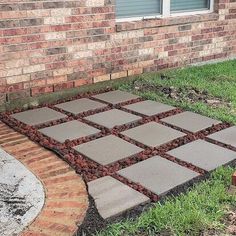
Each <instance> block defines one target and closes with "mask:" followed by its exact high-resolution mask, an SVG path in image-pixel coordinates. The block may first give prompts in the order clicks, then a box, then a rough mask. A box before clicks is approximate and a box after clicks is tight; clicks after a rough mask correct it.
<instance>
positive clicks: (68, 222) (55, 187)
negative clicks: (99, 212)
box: [0, 121, 88, 236]
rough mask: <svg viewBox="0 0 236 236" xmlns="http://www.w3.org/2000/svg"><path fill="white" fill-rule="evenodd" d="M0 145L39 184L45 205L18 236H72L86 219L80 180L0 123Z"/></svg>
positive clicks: (85, 204) (41, 150) (43, 150)
mask: <svg viewBox="0 0 236 236" xmlns="http://www.w3.org/2000/svg"><path fill="white" fill-rule="evenodd" d="M0 145H1V147H2V148H3V149H4V150H5V151H6V152H8V153H9V154H11V155H13V156H14V157H15V158H16V159H17V160H19V161H20V162H22V163H23V164H24V165H25V166H26V167H27V168H28V169H29V170H30V171H32V172H33V173H34V174H35V175H36V176H37V177H38V178H39V180H40V181H41V182H42V184H43V186H44V190H45V203H44V207H43V209H42V211H41V212H40V213H39V215H38V216H37V217H36V219H35V220H34V221H33V222H32V223H31V224H30V225H29V226H28V227H27V228H26V229H25V230H24V231H23V232H22V233H21V236H28V235H32V236H51V235H54V236H57V235H58V236H64V235H65V236H69V235H73V234H74V233H75V232H76V231H77V229H78V225H80V224H81V223H82V221H83V219H84V217H85V214H86V211H87V208H88V195H87V190H86V186H85V184H84V182H83V180H82V178H81V177H80V176H79V175H77V174H76V173H75V171H74V170H73V169H72V168H71V167H70V166H69V165H68V164H67V163H65V162H64V161H62V160H61V159H60V158H58V157H57V156H56V155H55V154H54V153H53V152H51V151H48V150H46V149H44V148H42V147H41V146H39V145H38V144H36V143H34V142H32V141H30V140H29V139H28V138H27V137H25V136H24V135H21V134H19V133H17V132H16V131H14V130H13V129H11V128H10V127H8V126H7V125H5V124H4V123H2V122H1V121H0Z"/></svg>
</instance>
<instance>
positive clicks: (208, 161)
mask: <svg viewBox="0 0 236 236" xmlns="http://www.w3.org/2000/svg"><path fill="white" fill-rule="evenodd" d="M168 154H170V155H172V156H174V157H177V158H178V159H180V160H183V161H186V162H188V163H191V164H193V165H195V166H198V167H200V168H202V169H204V170H207V171H211V170H214V169H216V168H217V167H219V166H222V165H224V164H227V163H229V162H231V161H233V160H234V159H236V152H233V151H231V150H228V149H226V148H223V147H220V146H218V145H215V144H212V143H209V142H206V141H203V140H197V141H194V142H192V143H188V144H186V145H183V146H181V147H178V148H176V149H173V150H171V151H169V152H168Z"/></svg>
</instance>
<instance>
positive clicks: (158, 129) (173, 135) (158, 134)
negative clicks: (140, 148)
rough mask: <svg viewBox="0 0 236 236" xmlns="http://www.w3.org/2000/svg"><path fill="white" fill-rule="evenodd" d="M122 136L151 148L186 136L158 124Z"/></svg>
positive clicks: (134, 129)
mask: <svg viewBox="0 0 236 236" xmlns="http://www.w3.org/2000/svg"><path fill="white" fill-rule="evenodd" d="M122 134H124V135H126V136H128V137H130V138H131V139H133V140H136V141H138V142H140V143H143V144H145V145H146V146H150V147H157V146H160V145H162V144H165V143H168V142H170V141H172V140H174V139H177V138H180V137H183V136H185V135H186V134H184V133H182V132H179V131H177V130H174V129H171V128H169V127H166V126H164V125H161V124H158V123H156V122H150V123H147V124H144V125H141V126H138V127H136V128H132V129H129V130H126V131H124V132H122Z"/></svg>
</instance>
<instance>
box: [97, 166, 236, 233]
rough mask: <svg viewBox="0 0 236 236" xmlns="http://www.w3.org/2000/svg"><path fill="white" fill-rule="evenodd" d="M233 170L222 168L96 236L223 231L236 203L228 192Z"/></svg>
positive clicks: (234, 196) (235, 198) (234, 198)
mask: <svg viewBox="0 0 236 236" xmlns="http://www.w3.org/2000/svg"><path fill="white" fill-rule="evenodd" d="M232 173H233V169H232V168H230V167H227V168H226V167H225V168H220V169H218V170H216V171H215V172H214V173H213V174H212V175H211V177H210V179H209V180H207V181H204V182H202V183H200V184H198V185H196V186H195V187H193V189H192V190H190V191H189V192H188V193H186V194H181V195H180V196H178V197H175V198H169V199H167V200H166V201H165V203H163V204H161V203H156V204H154V205H153V207H152V208H151V209H150V210H148V211H147V212H144V213H143V214H142V215H141V216H140V217H139V218H138V219H136V220H126V221H123V222H120V223H116V224H113V225H110V226H109V227H108V228H107V229H106V230H105V231H103V232H100V233H98V234H97V236H121V235H124V236H132V235H140V236H141V235H143V236H144V235H150V236H152V235H153V236H154V235H157V234H158V233H162V232H166V231H167V232H171V233H169V234H168V235H178V236H182V235H196V236H197V235H200V232H201V231H202V230H204V229H216V230H222V229H224V225H223V223H221V219H222V217H223V216H224V214H225V212H226V209H227V207H229V206H231V207H233V206H234V207H235V206H236V195H230V194H229V193H228V192H227V188H228V186H229V183H230V178H231V175H232Z"/></svg>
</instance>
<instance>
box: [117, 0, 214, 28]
mask: <svg viewBox="0 0 236 236" xmlns="http://www.w3.org/2000/svg"><path fill="white" fill-rule="evenodd" d="M170 1H171V0H162V1H161V13H157V14H156V15H151V16H140V17H123V18H116V22H117V23H119V22H128V21H141V20H148V19H162V18H167V17H176V16H188V15H198V14H207V13H212V12H214V0H209V5H210V6H209V9H206V10H195V11H176V12H171V11H170Z"/></svg>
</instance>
